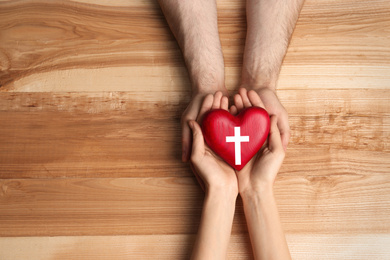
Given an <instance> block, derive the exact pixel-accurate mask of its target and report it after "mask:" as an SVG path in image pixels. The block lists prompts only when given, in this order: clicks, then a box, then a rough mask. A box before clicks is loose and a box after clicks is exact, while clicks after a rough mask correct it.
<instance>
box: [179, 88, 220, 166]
mask: <svg viewBox="0 0 390 260" xmlns="http://www.w3.org/2000/svg"><path fill="white" fill-rule="evenodd" d="M215 92H217V90H215V91H213V90H211V89H210V90H209V91H203V92H198V93H196V94H195V95H194V96H193V98H192V100H191V102H190V103H189V104H188V106H187V109H186V110H185V111H184V113H183V115H182V117H181V128H182V138H181V142H182V161H183V162H186V161H188V160H189V159H190V156H191V144H192V134H191V130H190V127H189V125H188V122H189V121H191V120H197V118H198V116H199V112H200V108H201V106H202V102H203V100H204V99H205V97H206V96H207V95H209V94H211V95H213V94H214V93H215ZM220 93H221V95H222V94H223V95H227V90H226V89H221V90H220Z"/></svg>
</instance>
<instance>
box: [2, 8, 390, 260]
mask: <svg viewBox="0 0 390 260" xmlns="http://www.w3.org/2000/svg"><path fill="white" fill-rule="evenodd" d="M217 5H218V24H219V33H220V37H221V43H222V49H223V53H224V59H225V66H226V68H225V73H226V85H227V88H228V89H229V90H230V92H231V94H234V93H235V91H236V90H237V87H238V85H239V83H240V76H241V75H240V74H241V63H242V54H243V49H244V44H245V34H246V32H245V30H246V21H245V20H246V19H245V1H238V0H223V1H222V0H218V1H217ZM389 13H390V2H389V1H385V0H372V1H355V0H344V1H333V0H307V1H306V2H305V5H304V7H303V10H302V12H301V16H300V18H299V20H298V23H297V26H296V29H295V31H294V34H293V37H292V39H291V43H290V46H289V49H288V52H287V55H286V57H285V59H284V62H283V66H282V70H281V75H280V79H279V81H278V92H277V94H278V96H279V98H280V100H281V102H282V104H283V105H284V106H285V107H286V109H287V111H288V112H289V119H290V126H291V130H292V136H291V139H290V144H289V148H288V151H287V156H286V159H285V162H284V164H283V166H282V169H281V171H280V173H279V175H278V178H277V181H276V183H275V193H276V197H277V202H278V205H279V210H280V215H281V220H282V224H283V227H284V229H285V230H286V233H287V240H288V244H289V247H290V250H291V252H292V255H293V257H294V259H388V258H389V256H390V252H389V247H388V244H389V243H390V236H389V234H390V217H389V216H390V113H389V112H390V34H389V31H390V19H388V14H389ZM190 98H191V93H190V82H189V80H188V75H187V72H186V69H185V66H184V61H183V58H182V55H181V52H180V50H179V48H178V45H177V44H176V42H175V39H174V38H173V36H172V34H171V32H170V30H169V28H168V25H167V23H166V21H165V19H164V17H163V15H162V12H161V11H160V9H159V6H158V4H157V2H156V1H149V0H146V1H144V0H134V1H128V0H118V1H107V0H99V1H92V0H74V1H70V0H69V1H61V0H53V1H48V0H18V1H9V0H0V259H6V260H9V259H128V258H130V259H155V258H157V259H186V258H188V256H189V254H190V251H191V248H192V244H193V241H194V236H195V233H196V231H197V227H198V224H199V219H200V214H201V208H202V201H203V192H202V191H201V189H200V188H199V186H198V184H197V182H196V180H195V178H194V177H193V174H192V172H191V170H190V168H189V167H188V165H187V164H184V163H182V162H180V152H181V148H180V117H181V113H182V112H183V111H184V109H185V107H186V105H187V103H188V102H189V100H190ZM229 258H230V259H252V255H251V247H250V241H249V237H248V234H247V230H246V223H245V217H244V214H243V209H242V201H241V200H240V199H238V201H237V207H236V214H235V218H234V224H233V231H232V237H231V242H230V246H229Z"/></svg>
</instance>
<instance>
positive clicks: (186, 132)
mask: <svg viewBox="0 0 390 260" xmlns="http://www.w3.org/2000/svg"><path fill="white" fill-rule="evenodd" d="M181 129H182V133H181V135H182V136H181V144H182V153H181V160H182V161H183V162H187V161H188V160H189V159H190V155H191V154H190V151H191V143H192V139H191V138H192V137H191V130H190V128H189V126H188V124H187V122H185V123H184V125H183V127H182V128H181Z"/></svg>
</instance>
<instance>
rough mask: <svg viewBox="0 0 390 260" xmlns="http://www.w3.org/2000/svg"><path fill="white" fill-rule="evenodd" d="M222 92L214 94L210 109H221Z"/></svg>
mask: <svg viewBox="0 0 390 260" xmlns="http://www.w3.org/2000/svg"><path fill="white" fill-rule="evenodd" d="M222 96H223V95H222V92H221V91H218V92H216V93H215V94H214V102H213V105H212V107H211V109H219V108H221V99H222Z"/></svg>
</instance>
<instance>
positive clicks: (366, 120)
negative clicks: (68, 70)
mask: <svg viewBox="0 0 390 260" xmlns="http://www.w3.org/2000/svg"><path fill="white" fill-rule="evenodd" d="M278 94H279V96H280V98H281V100H282V103H283V104H284V105H285V107H286V108H287V110H288V111H289V113H290V124H291V129H292V136H291V143H290V146H289V150H288V154H287V158H286V160H285V163H284V165H285V167H283V168H282V172H281V173H282V174H290V173H296V172H300V173H301V174H305V175H312V174H313V172H315V173H316V174H319V175H328V174H334V173H340V172H342V173H346V174H354V173H356V172H361V171H366V172H373V173H379V172H382V173H388V172H389V169H390V166H389V163H390V115H389V113H388V111H389V100H390V91H388V90H361V91H355V90H327V91H323V90H280V91H279V93H278ZM188 98H189V97H188V96H186V95H185V94H184V93H175V92H173V93H171V92H114V93H1V94H0V143H1V146H0V177H1V178H53V177H152V176H155V177H158V176H159V177H174V176H176V177H179V176H192V173H191V171H190V169H189V167H188V166H187V165H185V164H183V163H181V161H180V151H181V148H180V135H181V132H180V129H181V127H180V115H181V111H183V110H184V108H185V106H186V102H188ZM43 136H46V138H42V137H43ZM156 147H158V151H156V149H155V148H156ZM302 161H304V162H305V164H302V163H301V162H302Z"/></svg>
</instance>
